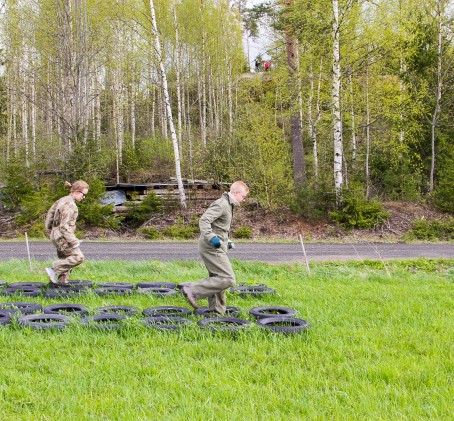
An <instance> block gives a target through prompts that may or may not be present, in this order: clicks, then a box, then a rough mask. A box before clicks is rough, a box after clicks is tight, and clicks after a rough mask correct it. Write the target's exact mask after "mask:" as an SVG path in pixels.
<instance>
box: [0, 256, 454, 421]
mask: <svg viewBox="0 0 454 421" xmlns="http://www.w3.org/2000/svg"><path fill="white" fill-rule="evenodd" d="M46 263H49V262H32V269H33V270H32V272H30V270H29V265H28V262H26V261H18V260H16V261H7V262H2V263H1V264H0V279H4V280H7V281H8V282H14V281H39V280H41V281H44V280H46V278H45V275H44V272H43V271H42V269H43V268H44V266H45V265H46ZM233 265H234V269H235V272H236V274H237V281H238V282H246V283H249V284H258V283H265V284H267V285H268V286H269V287H272V288H275V289H276V295H270V296H265V297H261V298H257V297H249V298H240V297H238V296H234V295H233V294H229V295H228V305H233V306H237V307H240V308H241V309H242V310H243V312H242V317H243V318H246V319H248V320H251V321H252V320H253V319H252V317H251V316H250V315H249V313H248V312H249V310H250V309H251V308H253V307H256V306H263V305H281V306H286V307H291V308H294V309H296V310H297V311H298V316H299V317H301V318H303V319H305V320H307V321H309V323H310V324H311V327H310V329H309V330H307V331H306V332H304V333H301V334H295V335H286V336H285V335H281V334H276V333H270V332H268V331H266V330H264V329H261V328H259V327H258V326H257V325H255V324H253V325H252V326H251V327H250V328H249V329H246V330H244V331H242V332H239V333H231V332H215V333H213V332H209V331H205V330H202V329H201V328H200V327H198V326H197V325H196V324H194V325H191V326H189V327H187V328H185V329H184V330H182V331H180V332H161V331H156V330H153V329H151V328H146V327H144V326H142V324H141V323H140V321H139V318H132V319H131V320H129V321H128V322H127V323H126V325H125V327H124V328H122V329H120V330H118V331H98V330H93V329H90V328H86V327H81V326H80V325H79V324H77V323H74V324H73V325H71V326H69V327H68V328H66V329H65V330H63V331H41V332H40V331H34V330H30V329H23V328H20V327H19V326H18V325H17V323H14V324H12V325H9V326H6V327H0V350H1V359H0V361H1V363H0V364H1V367H0V413H1V415H0V419H1V420H2V421H6V420H14V421H15V420H62V419H67V420H76V419H77V420H307V419H310V420H317V419H319V420H423V419H427V420H429V419H430V420H448V419H452V416H453V413H454V381H453V379H454V333H453V332H454V329H453V328H454V260H428V259H425V260H423V259H420V260H408V261H393V262H387V263H386V268H385V266H384V265H383V263H382V262H370V261H366V262H347V263H319V264H312V265H311V273H310V274H308V273H307V272H306V269H305V267H304V265H299V264H292V265H268V264H262V263H246V262H240V261H233ZM386 269H387V270H386ZM205 273H206V272H205V269H204V267H203V265H202V264H201V263H199V262H172V263H170V262H157V261H141V262H123V261H114V262H112V261H109V262H106V261H104V262H103V261H88V262H86V263H84V265H83V266H82V267H80V268H77V269H75V270H74V274H73V278H74V279H76V278H77V279H88V280H91V281H95V282H101V281H105V282H108V281H122V282H134V283H136V282H140V281H173V282H184V281H193V280H197V279H199V278H201V277H204V276H205ZM7 301H33V302H39V303H41V304H43V305H48V304H50V303H56V302H72V303H79V304H85V305H87V306H90V307H91V308H95V307H99V306H104V305H114V304H118V305H119V304H124V305H134V306H137V307H139V308H141V309H144V308H147V307H153V306H158V305H179V306H185V307H188V305H187V303H186V302H185V300H184V298H183V297H182V296H181V295H180V294H179V295H177V296H173V297H166V298H150V297H147V296H142V295H138V294H135V295H133V296H130V297H114V296H110V297H100V296H96V295H95V294H93V293H90V294H88V295H85V296H81V297H77V298H69V299H66V300H62V299H60V300H59V299H48V300H46V299H44V298H20V299H14V300H12V299H11V298H10V297H2V296H0V302H7ZM201 303H202V304H204V305H205V303H206V302H203V301H201ZM196 320H198V319H197V318H196V317H194V321H196Z"/></svg>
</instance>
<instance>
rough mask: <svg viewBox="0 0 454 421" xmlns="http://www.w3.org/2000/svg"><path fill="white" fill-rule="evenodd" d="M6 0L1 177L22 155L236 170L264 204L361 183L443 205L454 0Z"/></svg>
mask: <svg viewBox="0 0 454 421" xmlns="http://www.w3.org/2000/svg"><path fill="white" fill-rule="evenodd" d="M1 7H2V9H1V15H0V18H1V28H0V30H1V32H0V48H1V56H0V61H1V70H0V98H1V100H0V183H7V182H8V179H9V178H11V174H12V171H13V169H14V171H16V173H17V168H20V169H21V173H22V174H26V175H27V176H28V177H30V178H31V179H33V177H34V174H36V173H37V172H38V171H49V170H52V171H62V172H63V173H64V174H65V175H66V177H68V178H70V179H71V181H72V180H74V179H77V178H84V179H87V180H91V179H93V178H97V179H99V180H103V182H108V181H110V182H154V181H161V180H166V179H168V178H169V177H175V176H176V177H177V179H178V180H179V182H181V179H182V178H189V179H214V180H217V181H224V182H230V181H232V180H235V179H243V180H245V181H246V182H248V183H249V184H250V186H251V188H252V192H253V195H254V197H255V198H257V200H259V201H260V202H261V204H262V205H263V206H265V207H266V208H270V209H273V208H276V207H278V206H280V205H282V204H284V205H292V206H294V208H295V209H299V210H300V211H301V212H303V213H304V212H306V211H307V213H310V209H309V208H310V207H312V208H319V209H322V210H323V209H324V208H326V206H328V207H329V206H332V208H333V209H334V208H335V207H336V205H338V204H339V203H340V202H341V201H342V200H343V199H344V198H345V197H346V196H350V197H351V196H357V197H360V198H362V199H364V200H373V199H378V200H403V201H419V200H428V201H431V202H433V203H435V204H436V206H438V207H439V208H440V209H441V210H444V211H449V212H453V211H454V125H453V114H454V67H453V64H454V49H453V16H454V6H453V4H452V2H450V1H449V0H376V1H367V0H270V1H269V2H266V3H263V4H256V5H255V6H252V5H250V4H249V3H248V2H246V1H245V0H236V1H233V0H231V1H229V0H39V1H37V0H5V1H3V2H2V6H1ZM260 25H267V26H268V27H269V28H270V29H271V30H272V31H273V34H274V37H273V40H270V45H269V47H268V50H267V54H269V55H270V56H271V61H272V69H271V70H270V71H269V72H264V73H252V72H251V69H250V68H249V64H248V60H247V56H248V51H244V48H243V37H253V36H254V35H255V34H256V31H257V28H258V27H259V26H260ZM327 203H328V205H327ZM180 204H181V205H182V206H183V207H184V206H185V199H184V192H183V191H182V190H181V191H180Z"/></svg>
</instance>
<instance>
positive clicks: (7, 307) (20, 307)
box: [0, 301, 43, 315]
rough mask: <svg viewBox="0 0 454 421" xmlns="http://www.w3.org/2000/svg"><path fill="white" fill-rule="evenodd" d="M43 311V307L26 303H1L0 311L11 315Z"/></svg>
mask: <svg viewBox="0 0 454 421" xmlns="http://www.w3.org/2000/svg"><path fill="white" fill-rule="evenodd" d="M42 309H43V306H42V305H41V304H37V303H26V302H22V301H15V302H10V303H0V310H1V311H6V312H8V313H9V314H10V315H24V314H32V313H35V312H37V311H41V310H42Z"/></svg>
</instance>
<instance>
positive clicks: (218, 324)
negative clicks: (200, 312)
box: [197, 317, 251, 331]
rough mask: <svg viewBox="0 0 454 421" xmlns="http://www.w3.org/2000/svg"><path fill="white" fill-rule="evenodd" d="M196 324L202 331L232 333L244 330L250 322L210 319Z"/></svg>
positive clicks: (232, 318) (220, 318)
mask: <svg viewBox="0 0 454 421" xmlns="http://www.w3.org/2000/svg"><path fill="white" fill-rule="evenodd" d="M197 324H198V325H199V326H200V327H201V328H203V329H209V330H228V331H234V330H238V329H244V328H245V327H247V326H249V325H250V324H251V322H250V321H248V320H243V319H238V318H236V317H211V318H206V319H202V320H199V321H198V322H197Z"/></svg>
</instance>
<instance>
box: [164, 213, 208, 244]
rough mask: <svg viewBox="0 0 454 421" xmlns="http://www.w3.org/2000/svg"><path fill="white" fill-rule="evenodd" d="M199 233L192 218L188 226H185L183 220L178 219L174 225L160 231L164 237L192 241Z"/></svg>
mask: <svg viewBox="0 0 454 421" xmlns="http://www.w3.org/2000/svg"><path fill="white" fill-rule="evenodd" d="M199 232H200V231H199V226H198V224H197V223H196V221H195V218H194V217H191V220H190V221H189V223H188V224H185V223H184V220H183V218H181V217H180V218H178V219H177V223H176V224H174V225H172V226H170V227H168V228H165V229H163V230H162V233H163V234H164V235H165V236H166V237H170V238H174V239H179V240H189V239H192V238H194V237H196V236H197V234H198V233H199Z"/></svg>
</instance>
